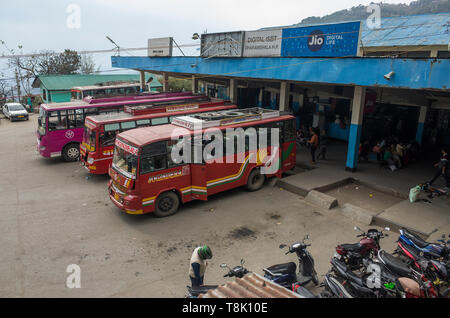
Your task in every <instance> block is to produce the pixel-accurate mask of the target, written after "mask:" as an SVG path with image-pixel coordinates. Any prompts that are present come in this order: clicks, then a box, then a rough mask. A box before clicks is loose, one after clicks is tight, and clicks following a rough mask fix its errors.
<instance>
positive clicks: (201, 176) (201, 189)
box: [191, 138, 208, 201]
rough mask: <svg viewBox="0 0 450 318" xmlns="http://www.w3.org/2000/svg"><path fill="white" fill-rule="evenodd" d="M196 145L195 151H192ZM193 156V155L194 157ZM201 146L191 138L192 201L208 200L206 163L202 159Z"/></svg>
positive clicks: (200, 142)
mask: <svg viewBox="0 0 450 318" xmlns="http://www.w3.org/2000/svg"><path fill="white" fill-rule="evenodd" d="M196 145H199V146H198V147H197V151H196V150H195V149H194V148H195V147H196ZM194 154H195V155H194ZM202 154H203V144H202V141H201V140H200V141H198V143H197V140H196V138H193V142H192V152H191V162H192V163H191V197H192V199H193V200H194V199H195V200H203V201H206V200H208V193H207V188H206V163H205V161H204V158H203V155H202Z"/></svg>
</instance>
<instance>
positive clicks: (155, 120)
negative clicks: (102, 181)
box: [80, 101, 237, 174]
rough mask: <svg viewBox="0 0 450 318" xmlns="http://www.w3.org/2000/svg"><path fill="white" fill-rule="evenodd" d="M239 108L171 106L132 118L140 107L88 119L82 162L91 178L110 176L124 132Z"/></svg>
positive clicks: (214, 103) (227, 106)
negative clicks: (175, 119) (173, 119)
mask: <svg viewBox="0 0 450 318" xmlns="http://www.w3.org/2000/svg"><path fill="white" fill-rule="evenodd" d="M236 108H237V106H236V105H226V102H224V101H221V102H209V103H201V104H181V105H171V106H166V107H164V108H163V109H161V108H156V109H155V108H149V109H147V110H146V112H145V113H147V114H141V115H137V116H133V115H132V114H131V113H134V112H138V111H140V110H141V109H140V107H134V108H132V109H126V111H127V112H123V113H114V114H102V115H96V116H88V117H86V120H85V122H84V125H85V127H84V135H83V142H82V144H81V146H80V154H81V155H80V161H81V162H82V165H83V166H84V167H85V168H86V169H87V170H88V171H89V172H90V173H92V174H107V173H108V168H109V166H110V165H111V163H112V158H113V151H114V141H115V138H116V134H118V133H120V132H123V131H125V130H129V129H134V128H140V127H149V126H157V125H164V124H167V123H170V122H172V118H174V117H175V116H183V115H189V114H195V113H200V112H202V113H205V112H206V113H207V112H213V111H220V110H232V109H236Z"/></svg>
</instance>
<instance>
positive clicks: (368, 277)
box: [327, 257, 397, 298]
mask: <svg viewBox="0 0 450 318" xmlns="http://www.w3.org/2000/svg"><path fill="white" fill-rule="evenodd" d="M331 266H332V267H331V272H334V274H335V276H334V277H333V278H334V280H335V281H336V280H337V278H338V277H339V278H341V280H342V281H338V283H339V284H340V285H341V286H342V287H343V288H344V289H345V290H346V291H347V293H348V294H350V295H351V296H352V297H358V298H387V297H389V298H393V297H396V296H397V293H396V291H395V290H393V289H392V288H391V285H389V284H388V283H389V282H391V281H392V280H393V279H394V278H393V277H392V276H391V275H389V274H388V273H384V272H382V271H380V270H378V269H377V268H376V267H377V265H376V264H373V262H372V261H371V260H370V259H364V260H363V274H362V275H361V276H359V275H356V274H355V273H354V272H353V271H352V270H351V268H350V267H349V266H348V265H346V264H345V263H344V262H343V261H341V260H339V259H337V258H335V257H333V258H332V259H331ZM373 273H375V274H373ZM329 280H330V282H327V283H328V285H330V283H332V284H333V286H328V287H329V289H332V288H333V287H334V293H336V290H337V292H338V294H339V295H342V296H343V297H345V293H344V291H343V290H342V287H341V286H339V285H338V284H337V283H336V282H335V281H334V282H333V280H332V279H331V278H330V277H329Z"/></svg>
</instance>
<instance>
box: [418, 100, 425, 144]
mask: <svg viewBox="0 0 450 318" xmlns="http://www.w3.org/2000/svg"><path fill="white" fill-rule="evenodd" d="M426 118H427V107H426V106H421V107H420V113H419V120H418V122H417V132H416V141H417V142H418V143H419V145H421V144H422V138H423V129H424V126H425V119H426Z"/></svg>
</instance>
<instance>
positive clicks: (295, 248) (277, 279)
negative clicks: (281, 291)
mask: <svg viewBox="0 0 450 318" xmlns="http://www.w3.org/2000/svg"><path fill="white" fill-rule="evenodd" d="M308 239H309V235H306V236H305V237H304V238H303V241H302V242H296V243H294V244H292V245H291V246H290V247H289V250H288V251H287V252H286V253H285V254H286V255H287V254H289V253H296V254H297V257H298V269H299V271H298V273H296V270H297V266H296V264H295V263H294V262H289V263H283V264H277V265H273V266H270V267H268V268H263V271H264V277H265V278H267V279H269V280H271V281H273V282H274V283H277V284H279V285H281V286H283V287H285V288H287V289H291V286H292V284H293V283H296V284H297V285H302V286H303V285H306V284H308V283H309V282H311V281H312V282H313V283H314V284H315V285H316V286H317V285H319V278H318V277H317V273H316V270H315V269H314V259H313V257H312V255H311V254H310V253H309V252H308V250H307V249H306V248H307V247H308V246H311V244H305V240H308ZM286 246H287V245H286V244H281V245H280V249H283V248H285V247H286Z"/></svg>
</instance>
